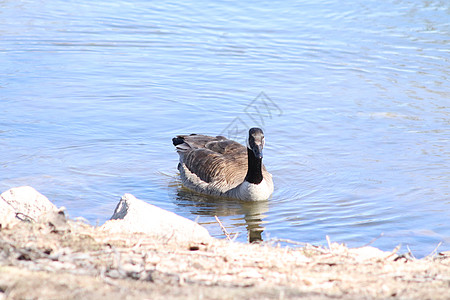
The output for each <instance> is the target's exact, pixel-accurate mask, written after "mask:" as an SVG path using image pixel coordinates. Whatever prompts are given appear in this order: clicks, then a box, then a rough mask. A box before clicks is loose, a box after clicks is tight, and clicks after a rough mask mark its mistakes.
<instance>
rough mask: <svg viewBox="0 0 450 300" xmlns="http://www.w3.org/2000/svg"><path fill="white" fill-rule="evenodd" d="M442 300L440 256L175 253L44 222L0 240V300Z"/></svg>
mask: <svg viewBox="0 0 450 300" xmlns="http://www.w3.org/2000/svg"><path fill="white" fill-rule="evenodd" d="M102 298H107V299H298V298H306V299H390V298H399V299H450V253H437V252H436V253H433V254H432V255H430V256H428V257H426V258H424V259H420V260H417V259H414V258H412V257H410V256H409V255H401V254H399V253H397V252H396V249H394V251H393V252H391V253H389V252H382V251H380V250H378V249H376V248H372V247H364V248H354V249H349V248H347V247H345V246H343V245H339V244H332V243H330V244H329V245H328V247H316V246H312V245H305V246H303V247H300V248H299V247H296V248H287V247H284V248H281V247H277V246H276V243H275V244H267V243H266V244H242V243H235V242H230V241H226V240H213V241H212V242H211V243H209V244H196V243H191V244H179V243H178V244H177V243H174V242H173V241H171V240H170V239H169V240H158V239H155V238H152V237H149V236H145V235H141V234H133V235H125V234H122V235H120V234H108V233H106V232H102V231H100V230H98V229H97V228H94V227H92V226H89V225H86V224H84V223H81V222H75V221H70V220H66V219H65V217H64V215H63V214H52V215H49V216H47V218H44V220H41V221H40V222H37V223H31V222H22V223H20V224H18V225H16V226H14V227H13V228H9V229H5V228H3V229H2V230H1V231H0V299H102Z"/></svg>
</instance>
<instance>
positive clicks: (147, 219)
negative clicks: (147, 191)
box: [100, 194, 212, 242]
mask: <svg viewBox="0 0 450 300" xmlns="http://www.w3.org/2000/svg"><path fill="white" fill-rule="evenodd" d="M100 230H107V231H110V232H125V233H136V232H141V233H145V234H147V235H151V236H154V237H157V238H162V239H167V240H168V241H169V240H174V241H178V242H208V241H210V240H211V239H212V238H211V236H210V235H209V233H208V231H207V230H206V229H205V228H204V227H202V226H200V225H199V224H197V223H195V222H193V221H191V220H189V219H186V218H183V217H181V216H179V215H177V214H174V213H172V212H169V211H167V210H164V209H162V208H159V207H157V206H154V205H151V204H148V203H146V202H144V201H142V200H139V199H136V198H135V197H134V196H133V195H131V194H125V195H124V196H123V197H122V199H120V202H119V204H118V205H117V207H116V209H115V211H114V214H113V216H112V217H111V219H110V220H109V221H106V223H105V224H103V225H102V226H101V227H100Z"/></svg>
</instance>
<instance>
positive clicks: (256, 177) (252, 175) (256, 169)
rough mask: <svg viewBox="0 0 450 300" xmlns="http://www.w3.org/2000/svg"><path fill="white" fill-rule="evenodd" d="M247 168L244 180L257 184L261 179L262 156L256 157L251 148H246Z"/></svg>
mask: <svg viewBox="0 0 450 300" xmlns="http://www.w3.org/2000/svg"><path fill="white" fill-rule="evenodd" d="M247 155H248V170H247V176H245V181H248V182H250V183H254V184H259V183H261V181H262V180H263V175H262V158H257V157H256V156H255V154H254V153H253V151H252V150H250V149H248V148H247Z"/></svg>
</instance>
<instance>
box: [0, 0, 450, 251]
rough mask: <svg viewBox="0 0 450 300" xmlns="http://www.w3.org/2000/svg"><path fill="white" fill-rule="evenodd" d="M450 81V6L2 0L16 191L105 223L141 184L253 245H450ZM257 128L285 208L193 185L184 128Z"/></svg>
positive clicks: (155, 197) (3, 88)
mask: <svg viewBox="0 0 450 300" xmlns="http://www.w3.org/2000/svg"><path fill="white" fill-rule="evenodd" d="M449 77H450V3H449V2H448V1H438V0H430V1H407V0H396V1H394V0H383V1H370V0H369V1H367V0H364V1H347V2H345V3H343V1H338V0H328V1H302V2H301V3H297V2H295V1H291V2H290V1H287V2H278V1H250V2H246V3H242V2H239V1H236V2H235V1H226V2H218V3H215V2H208V1H179V2H163V1H161V2H154V1H96V2H92V1H84V0H78V1H58V0H48V1H20V0H18V1H0V149H2V150H1V155H0V168H1V172H0V190H1V191H4V190H6V189H8V188H11V187H14V186H20V185H31V186H33V187H34V188H36V189H37V190H38V191H40V192H41V193H43V194H44V195H46V196H47V197H48V198H49V199H50V200H51V201H53V202H54V203H55V204H56V205H57V206H65V207H66V208H67V212H68V214H69V215H70V216H71V217H77V216H83V217H85V218H87V219H88V220H89V222H90V223H91V224H94V225H95V224H102V223H103V222H104V221H105V220H107V219H108V218H109V217H110V216H111V214H112V212H113V210H114V208H115V206H116V204H117V202H118V200H119V199H120V196H121V195H123V194H124V193H132V194H133V195H135V196H136V197H138V198H140V199H142V200H144V201H147V202H149V203H152V204H155V205H158V206H160V207H162V208H165V209H168V210H170V211H173V212H175V213H178V214H180V215H182V216H185V217H187V218H189V219H192V220H196V221H198V222H199V223H201V224H203V225H204V226H206V228H207V229H208V230H209V232H210V233H211V234H212V235H213V236H216V237H221V238H223V237H224V235H223V233H222V231H221V229H220V227H219V225H218V224H217V222H216V221H215V218H214V215H217V216H218V217H219V218H220V220H221V221H222V223H223V224H224V225H225V227H226V228H227V230H228V231H229V232H230V233H232V234H236V233H237V234H239V235H238V238H237V239H238V240H239V241H242V242H245V241H246V240H247V235H248V232H250V233H251V234H252V235H255V234H256V235H260V236H261V237H262V238H263V239H264V240H268V239H272V238H273V239H275V238H278V239H292V240H294V241H301V242H309V243H313V244H326V242H325V236H326V235H328V236H329V237H330V239H331V240H332V241H336V242H342V243H346V244H347V245H349V246H352V247H354V246H361V245H364V244H366V243H369V242H370V241H371V240H372V239H374V238H377V237H379V238H378V239H377V240H376V241H375V242H374V243H373V244H372V245H373V246H376V247H379V248H381V249H383V250H392V249H393V248H394V247H396V246H397V245H398V244H402V248H401V249H402V250H401V251H403V252H407V248H410V249H411V251H412V252H413V254H414V255H416V256H418V257H421V256H425V255H427V254H429V253H430V252H431V251H432V250H433V249H434V248H435V247H436V246H437V245H438V243H440V242H442V245H441V246H440V247H439V250H449V248H450V222H448V220H449V219H450V187H449V182H450V171H449V170H450V145H449V140H450V83H449V82H450V78H449ZM252 126H261V127H262V128H263V129H264V131H265V136H266V140H267V141H266V148H265V153H264V154H265V155H264V162H265V165H266V167H267V169H269V171H270V172H271V173H272V174H273V176H274V182H275V192H274V194H273V196H272V198H271V199H270V200H269V201H267V202H263V203H242V202H239V201H232V200H227V201H225V200H223V199H212V198H209V197H203V196H200V195H197V194H193V193H190V192H188V191H186V190H184V189H183V188H181V187H180V183H179V179H178V174H177V170H176V165H177V161H178V156H177V154H176V152H175V151H174V149H173V146H172V145H171V138H172V137H173V136H175V135H176V134H186V133H194V132H195V133H203V134H211V135H218V134H223V135H227V136H229V137H230V138H235V139H237V140H238V141H241V142H242V141H243V140H244V138H245V131H246V130H247V128H249V127H252ZM380 235H382V236H381V237H380Z"/></svg>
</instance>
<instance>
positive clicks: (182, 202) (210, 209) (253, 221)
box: [172, 184, 269, 243]
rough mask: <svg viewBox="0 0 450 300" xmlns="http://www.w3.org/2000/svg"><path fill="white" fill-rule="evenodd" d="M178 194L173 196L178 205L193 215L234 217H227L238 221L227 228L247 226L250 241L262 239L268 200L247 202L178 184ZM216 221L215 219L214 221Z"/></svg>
mask: <svg viewBox="0 0 450 300" xmlns="http://www.w3.org/2000/svg"><path fill="white" fill-rule="evenodd" d="M175 186H176V194H175V196H174V197H173V199H174V202H175V204H176V205H177V206H179V207H183V208H188V209H189V212H190V213H191V214H193V215H197V216H204V217H211V218H214V217H215V216H217V217H219V219H220V218H221V217H232V218H231V219H230V218H227V219H229V220H232V221H237V222H238V223H234V224H231V225H230V226H226V225H225V224H224V226H225V228H226V229H227V230H229V229H231V230H233V229H236V227H243V226H245V228H246V230H247V236H248V242H250V243H254V242H260V241H262V240H263V239H262V233H263V231H264V229H265V227H264V221H263V219H264V218H265V217H266V215H265V213H267V212H268V211H269V202H268V201H258V202H246V201H241V200H237V199H229V198H220V197H213V196H209V195H203V194H200V193H197V192H194V191H191V190H188V189H186V188H184V187H183V186H182V185H180V184H177V185H175V184H174V185H173V186H172V187H174V188H175ZM214 222H215V221H214Z"/></svg>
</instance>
